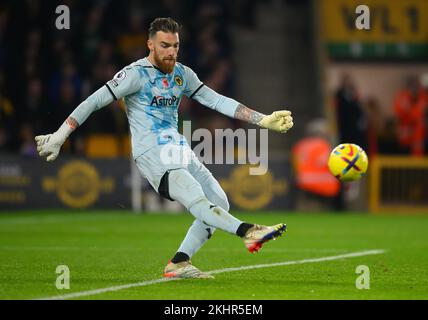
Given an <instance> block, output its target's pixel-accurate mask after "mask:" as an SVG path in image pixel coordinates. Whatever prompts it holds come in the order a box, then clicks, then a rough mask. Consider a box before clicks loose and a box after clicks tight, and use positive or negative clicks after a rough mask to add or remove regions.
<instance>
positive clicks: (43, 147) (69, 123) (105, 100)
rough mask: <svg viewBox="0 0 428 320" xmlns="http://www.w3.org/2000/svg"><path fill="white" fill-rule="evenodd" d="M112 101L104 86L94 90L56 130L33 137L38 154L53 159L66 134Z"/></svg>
mask: <svg viewBox="0 0 428 320" xmlns="http://www.w3.org/2000/svg"><path fill="white" fill-rule="evenodd" d="M112 101H113V97H112V95H111V94H110V92H109V91H108V88H107V87H106V86H103V87H101V88H100V89H98V90H97V91H95V92H94V93H93V94H92V95H90V96H89V97H88V98H87V99H86V100H85V101H83V102H82V103H81V104H79V106H78V107H77V108H76V109H74V111H73V112H72V113H71V115H70V116H69V117H68V118H67V119H66V120H65V121H64V123H63V124H62V125H61V126H60V127H59V129H58V130H57V131H56V132H54V133H51V134H47V135H41V136H37V137H35V140H36V143H37V151H38V152H39V155H40V156H41V157H46V160H47V161H53V160H55V159H56V158H57V157H58V154H59V151H60V149H61V146H62V145H63V143H64V142H65V140H66V139H67V138H68V136H69V135H70V134H71V133H72V132H73V131H74V130H75V129H76V128H77V127H78V126H79V125H81V124H82V123H83V122H85V120H86V119H87V118H88V117H89V116H90V115H91V113H93V112H94V111H96V110H98V109H101V108H102V107H104V106H106V105H108V104H110V103H111V102H112Z"/></svg>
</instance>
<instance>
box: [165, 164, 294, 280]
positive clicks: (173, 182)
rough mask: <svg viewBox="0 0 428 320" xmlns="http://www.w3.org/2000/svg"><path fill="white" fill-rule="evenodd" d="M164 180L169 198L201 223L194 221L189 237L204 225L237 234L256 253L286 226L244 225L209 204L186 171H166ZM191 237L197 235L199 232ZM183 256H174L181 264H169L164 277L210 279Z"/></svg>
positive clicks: (221, 209) (197, 244)
mask: <svg viewBox="0 0 428 320" xmlns="http://www.w3.org/2000/svg"><path fill="white" fill-rule="evenodd" d="M167 179H168V193H169V197H171V198H172V199H174V200H177V201H179V202H180V203H181V204H183V205H184V206H185V207H186V208H187V210H189V211H190V213H191V214H192V215H193V216H194V217H195V218H196V219H197V220H199V221H200V222H195V225H194V226H192V227H191V229H190V230H189V233H190V234H189V233H188V236H192V235H193V231H192V228H195V230H194V231H200V229H201V228H202V227H203V226H204V225H207V226H211V227H214V228H219V229H221V230H223V231H226V232H229V233H231V234H235V235H238V236H239V237H241V238H242V239H243V240H244V243H245V245H246V246H247V248H248V250H249V251H250V252H257V251H258V250H260V248H261V247H262V245H263V244H264V243H265V242H267V241H269V240H271V239H275V238H276V237H278V236H280V235H281V234H282V233H283V232H284V231H285V228H286V226H285V224H283V223H281V224H278V225H275V226H272V227H267V226H260V225H253V224H249V223H245V222H243V221H240V220H239V219H237V218H235V217H234V216H232V215H231V214H230V213H229V212H228V211H226V210H225V209H223V208H222V207H220V206H218V205H216V204H215V203H212V202H211V201H210V200H209V199H208V198H207V196H206V195H205V193H204V191H203V189H202V187H201V185H200V183H199V182H198V181H197V180H196V179H195V178H194V177H193V176H192V175H191V174H190V173H189V172H188V171H187V170H186V169H176V170H171V171H169V172H168V173H167ZM201 223H202V224H201ZM194 234H198V232H195V233H194ZM186 237H187V236H186ZM207 239H208V236H206V239H205V241H206V240H207ZM205 241H196V242H195V246H196V247H197V249H199V248H200V246H202V244H203V243H204V242H205ZM182 245H183V244H182ZM179 252H180V251H179ZM194 252H195V251H194ZM194 252H191V251H189V253H190V255H189V254H186V253H184V252H183V254H185V255H187V256H188V257H189V259H190V256H191V255H192V254H193V253H194ZM185 255H182V256H181V257H177V255H176V257H174V258H178V260H183V261H180V262H177V260H176V261H175V262H177V263H173V262H171V263H169V264H168V265H167V267H166V268H165V273H164V275H165V276H166V277H186V278H187V277H188V278H206V277H211V276H210V275H209V274H206V273H203V272H201V271H200V270H198V269H197V268H196V267H194V266H192V265H191V264H190V261H189V260H188V259H187V257H186V256H185Z"/></svg>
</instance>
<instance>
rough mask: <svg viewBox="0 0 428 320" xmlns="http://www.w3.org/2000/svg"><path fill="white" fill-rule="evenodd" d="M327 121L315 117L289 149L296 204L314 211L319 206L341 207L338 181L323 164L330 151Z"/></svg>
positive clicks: (326, 160) (341, 201)
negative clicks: (301, 136) (295, 187)
mask: <svg viewBox="0 0 428 320" xmlns="http://www.w3.org/2000/svg"><path fill="white" fill-rule="evenodd" d="M329 136H330V135H329V133H328V127H327V122H326V121H325V120H324V119H315V120H312V121H311V122H309V123H308V125H307V126H306V135H305V137H304V138H302V139H301V140H299V141H298V142H297V143H296V144H295V145H294V146H293V148H292V163H293V168H294V173H295V179H296V186H297V190H298V191H297V190H296V191H297V193H298V194H297V197H296V198H297V206H298V209H300V210H314V209H318V208H319V207H320V206H328V207H329V209H335V210H341V209H343V199H342V196H341V186H340V182H339V181H338V180H337V179H336V178H335V177H334V176H333V175H332V174H331V173H330V171H329V169H328V166H327V163H328V157H329V154H330V152H331V150H332V146H331V143H330V141H329V139H328V137H329Z"/></svg>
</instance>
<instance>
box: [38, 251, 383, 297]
mask: <svg viewBox="0 0 428 320" xmlns="http://www.w3.org/2000/svg"><path fill="white" fill-rule="evenodd" d="M382 253H385V250H382V249H380V250H366V251H359V252H351V253H345V254H340V255H336V256H329V257H320V258H312V259H303V260H295V261H283V262H276V263H266V264H256V265H251V266H243V267H236V268H225V269H218V270H213V271H209V272H207V273H209V274H217V273H224V272H232V271H240V270H250V269H260V268H269V267H279V266H289V265H296V264H304V263H315V262H323V261H333V260H339V259H346V258H355V257H362V256H369V255H375V254H382ZM176 280H183V279H177V278H161V279H156V280H149V281H142V282H136V283H130V284H124V285H120V286H114V287H108V288H101V289H95V290H89V291H81V292H75V293H70V294H64V295H59V296H53V297H47V298H40V299H37V300H66V299H73V298H79V297H85V296H93V295H96V294H100V293H104V292H112V291H119V290H123V289H129V288H133V287H144V286H149V285H151V284H157V283H162V282H169V281H176Z"/></svg>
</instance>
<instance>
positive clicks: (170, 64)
mask: <svg viewBox="0 0 428 320" xmlns="http://www.w3.org/2000/svg"><path fill="white" fill-rule="evenodd" d="M153 58H154V60H155V62H156V65H157V66H158V67H159V69H161V70H162V71H163V72H165V73H171V72H172V71H173V70H174V67H175V62H176V59H174V58H164V59H160V58H159V57H158V56H157V55H156V54H155V55H154V56H153Z"/></svg>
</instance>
